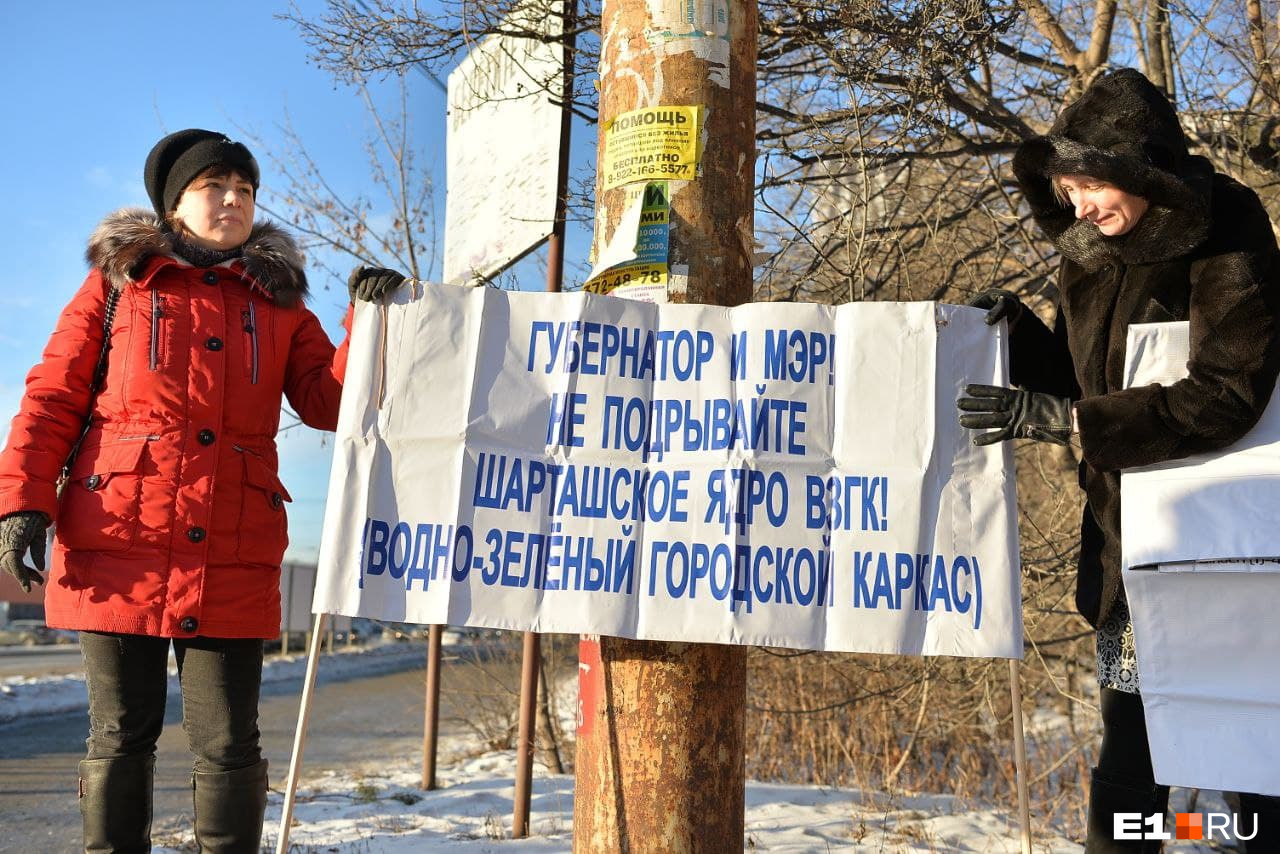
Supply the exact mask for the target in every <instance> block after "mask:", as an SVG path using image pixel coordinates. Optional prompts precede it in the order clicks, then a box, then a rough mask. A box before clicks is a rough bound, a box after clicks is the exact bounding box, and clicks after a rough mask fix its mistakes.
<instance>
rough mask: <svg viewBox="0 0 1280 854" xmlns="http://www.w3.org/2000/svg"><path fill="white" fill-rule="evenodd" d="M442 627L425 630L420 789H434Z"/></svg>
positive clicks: (438, 719)
mask: <svg viewBox="0 0 1280 854" xmlns="http://www.w3.org/2000/svg"><path fill="white" fill-rule="evenodd" d="M442 634H444V626H439V625H436V626H431V628H429V629H428V630H427V697H426V700H427V701H426V711H425V712H424V713H423V725H422V788H424V789H426V790H427V791H431V790H432V789H434V788H435V787H436V745H437V742H438V741H439V737H440V730H439V725H440V636H441V635H442Z"/></svg>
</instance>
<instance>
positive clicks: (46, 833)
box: [0, 648, 519, 852]
mask: <svg viewBox="0 0 1280 854" xmlns="http://www.w3.org/2000/svg"><path fill="white" fill-rule="evenodd" d="M50 649H51V648H50ZM57 663H58V662H55V664H57ZM517 667H518V664H517V663H515V662H514V661H513V662H502V663H498V664H497V665H496V669H494V668H495V665H494V662H487V663H486V665H485V671H486V673H485V675H484V676H483V679H484V680H487V681H494V680H497V681H499V682H502V683H509V682H512V681H514V682H515V684H517V685H518V681H519V675H518V671H517ZM322 675H323V674H322ZM424 679H425V672H424V671H423V670H422V669H421V668H416V669H412V670H406V671H402V672H399V673H391V674H387V675H380V676H373V677H368V678H358V679H350V680H347V681H340V682H322V683H321V684H319V685H318V686H317V688H316V692H315V695H314V701H313V705H312V710H311V717H310V721H309V725H308V729H307V733H308V734H307V742H306V752H305V756H304V767H303V777H304V778H305V777H306V776H309V775H318V774H322V773H324V771H325V770H327V769H335V770H336V769H342V770H345V771H359V770H360V769H362V768H369V769H371V770H372V769H375V768H379V767H381V766H383V765H385V763H386V762H387V760H388V759H390V758H395V759H399V758H401V757H405V756H412V757H414V759H415V761H416V762H421V759H422V719H423V707H424V702H423V685H424ZM301 681H302V680H301V679H295V680H291V681H287V682H277V683H269V684H268V685H266V686H264V689H263V698H262V702H261V704H260V714H259V727H260V728H261V730H262V744H263V750H264V753H265V754H266V756H267V759H268V761H269V762H270V775H271V787H272V788H273V789H274V790H276V791H283V789H284V784H285V778H286V776H287V773H288V769H289V756H290V752H291V750H292V747H293V738H294V730H295V725H296V721H297V715H298V704H299V695H300V691H301ZM476 682H477V677H476V667H475V665H474V663H471V662H468V661H465V660H461V659H458V658H454V657H451V656H449V654H448V653H446V662H445V666H444V668H443V670H442V674H441V684H442V695H441V715H442V721H441V738H442V739H444V738H447V737H448V736H449V735H450V734H454V733H457V732H458V727H459V723H458V722H457V719H458V717H459V716H460V715H461V714H462V713H463V711H464V710H467V709H468V707H469V706H471V705H472V704H474V703H475V702H476V700H477V697H476V692H475V691H473V690H470V689H469V688H467V687H466V686H474V685H475V683H476ZM451 686H454V687H455V690H450V687H451ZM503 690H504V691H505V690H506V689H505V688H504V689H503ZM513 702H514V701H513ZM448 718H454V721H452V722H451V721H450V720H448ZM166 720H167V724H166V726H165V730H164V734H163V735H162V736H161V738H160V744H159V749H158V752H157V758H156V781H155V816H156V819H155V823H154V825H153V835H155V836H163V835H165V833H166V831H173V830H174V829H176V828H181V827H188V828H189V827H190V826H191V782H190V780H191V776H190V775H191V762H190V758H189V754H188V753H187V750H186V739H185V736H184V735H183V732H182V727H181V709H180V708H179V707H178V703H176V702H175V701H174V700H173V698H171V700H170V708H169V710H168V715H167V718H166ZM87 732H88V718H87V716H86V715H85V714H83V713H79V714H73V715H62V716H57V717H43V718H42V717H39V716H31V717H28V718H25V719H21V720H18V721H15V722H14V723H11V724H7V725H4V726H0V811H2V812H3V815H4V832H3V834H0V852H32V851H41V852H46V851H47V852H74V851H78V850H81V848H80V845H81V842H80V839H81V837H80V813H79V806H78V804H77V801H76V763H77V762H79V760H80V759H81V758H83V756H84V738H85V735H86V733H87ZM443 759H444V747H443V745H442V751H441V760H442V761H443ZM268 830H269V831H270V830H271V828H268Z"/></svg>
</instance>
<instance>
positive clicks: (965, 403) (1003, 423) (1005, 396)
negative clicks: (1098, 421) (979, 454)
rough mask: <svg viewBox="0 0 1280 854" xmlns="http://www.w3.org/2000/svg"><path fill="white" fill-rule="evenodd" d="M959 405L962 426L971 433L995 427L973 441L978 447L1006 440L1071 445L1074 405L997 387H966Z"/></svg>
mask: <svg viewBox="0 0 1280 854" xmlns="http://www.w3.org/2000/svg"><path fill="white" fill-rule="evenodd" d="M964 393H965V394H966V395H968V397H962V398H960V399H959V400H957V401H956V406H957V407H959V408H960V411H961V412H966V413H973V414H972V415H961V416H960V425H961V426H962V427H969V428H971V429H983V428H986V427H995V428H996V429H995V430H994V431H992V432H990V433H980V434H978V435H977V436H974V437H973V444H975V445H991V444H994V443H996V442H1002V441H1004V440H1005V439H1013V438H1018V439H1035V440H1036V441H1038V442H1052V443H1054V444H1055V445H1065V444H1067V443H1068V442H1070V441H1071V401H1070V399H1068V398H1065V397H1054V396H1053V395H1051V394H1041V393H1039V392H1035V391H1023V390H1022V389H1018V388H1001V387H1000V386H995V385H967V386H965V387H964Z"/></svg>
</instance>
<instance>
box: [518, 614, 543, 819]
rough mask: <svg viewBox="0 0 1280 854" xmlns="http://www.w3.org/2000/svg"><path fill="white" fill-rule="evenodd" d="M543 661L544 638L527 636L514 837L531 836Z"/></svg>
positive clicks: (522, 674)
mask: <svg viewBox="0 0 1280 854" xmlns="http://www.w3.org/2000/svg"><path fill="white" fill-rule="evenodd" d="M541 658H542V638H541V637H540V636H539V635H538V633H537V632H525V633H524V657H523V663H522V665H521V668H520V733H519V738H518V740H517V742H516V798H515V813H514V815H513V817H512V821H511V836H512V837H513V838H515V839H523V838H524V837H526V836H528V835H529V802H530V800H531V796H532V794H533V735H534V715H535V714H536V713H537V709H538V670H539V669H540V668H539V667H538V663H539V661H540V660H541Z"/></svg>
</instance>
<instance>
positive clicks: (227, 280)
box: [0, 129, 404, 852]
mask: <svg viewBox="0 0 1280 854" xmlns="http://www.w3.org/2000/svg"><path fill="white" fill-rule="evenodd" d="M144 179H145V184H146V188H147V193H148V195H149V196H150V198H151V201H152V203H153V205H154V208H155V210H154V213H153V212H152V211H147V210H142V209H126V210H121V211H118V212H116V213H114V214H111V215H110V216H108V217H107V218H106V219H105V220H104V221H103V222H102V224H101V225H100V226H99V227H98V228H97V230H96V231H95V232H94V233H93V235H92V237H91V238H90V240H89V249H88V260H89V263H90V265H91V267H92V270H91V271H90V273H89V276H88V278H87V279H86V280H85V282H84V285H83V286H82V287H81V288H80V290H79V291H78V292H77V293H76V295H75V296H74V297H72V299H71V302H70V303H69V304H68V305H67V307H66V309H64V311H63V313H62V316H61V318H60V319H59V321H58V324H57V328H56V329H55V330H54V332H53V336H52V337H51V338H50V339H49V343H48V345H47V346H46V348H45V351H44V355H43V358H42V360H41V362H40V364H38V365H36V366H35V368H33V369H32V371H31V373H30V375H29V376H28V378H27V386H26V393H25V395H24V397H23V399H22V404H21V408H20V411H19V413H18V415H17V416H16V417H15V418H14V420H13V425H12V428H11V429H10V431H9V437H8V442H7V446H6V447H5V449H4V451H3V453H2V454H0V566H3V568H4V569H5V570H6V571H8V572H9V573H10V574H12V575H13V576H14V577H16V578H17V579H18V582H19V583H20V584H21V585H22V586H23V587H24V588H25V589H30V584H31V582H32V581H36V582H39V583H43V577H42V576H41V575H40V572H39V570H43V569H44V556H45V530H46V528H47V527H48V526H49V524H50V523H51V522H52V521H53V520H56V521H57V531H56V537H55V540H54V548H53V559H52V565H51V567H50V573H49V585H48V589H47V591H46V606H45V613H46V622H47V623H48V624H49V625H50V626H53V627H56V628H65V629H78V630H80V645H81V649H82V651H83V655H84V661H85V674H86V678H87V682H88V690H89V726H90V731H89V738H88V754H87V756H86V758H85V760H84V761H83V762H81V763H80V792H79V794H80V807H81V812H82V815H83V819H84V843H85V850H86V851H94V852H97V851H147V850H149V849H150V825H151V802H152V801H151V790H152V770H153V768H154V765H155V746H156V739H157V738H158V737H159V735H160V731H161V727H162V726H163V722H164V711H165V694H166V680H167V669H168V658H169V647H170V645H171V644H172V646H173V650H174V655H175V657H176V660H177V666H178V673H179V676H180V680H181V683H182V704H183V728H184V729H185V731H186V733H187V736H188V742H189V744H190V747H191V751H192V753H193V754H194V757H195V761H194V769H193V776H192V785H193V790H194V799H195V816H196V818H195V833H196V839H197V842H198V843H199V845H200V849H201V851H219V852H232V851H244V852H249V851H253V852H256V851H257V850H258V844H259V840H260V837H261V832H262V816H263V810H264V809H265V806H266V794H267V763H266V760H265V759H263V758H262V754H261V750H260V748H259V743H258V742H259V733H258V724H257V716H258V693H259V686H260V683H261V676H262V654H263V639H265V638H270V637H274V636H276V635H277V634H278V633H279V630H280V591H279V576H280V563H281V560H282V558H283V555H284V550H285V546H286V544H287V541H288V540H287V535H286V521H285V504H286V503H287V502H288V501H290V497H289V493H288V490H286V489H285V487H284V485H283V484H282V483H281V482H280V479H279V477H278V475H277V470H276V469H277V458H276V442H275V438H276V432H277V430H278V428H279V421H280V406H281V401H282V398H286V397H287V398H288V401H289V404H290V405H291V406H292V407H293V409H294V411H295V412H297V413H298V415H299V417H301V419H302V420H303V422H305V423H306V424H308V425H310V426H312V427H315V428H317V429H320V430H332V429H334V426H335V424H336V423H337V418H338V401H339V397H340V395H341V393H342V379H343V372H344V369H345V364H346V353H347V346H346V343H345V341H344V343H343V344H342V346H340V347H338V348H335V347H334V346H333V344H332V343H330V341H329V338H328V336H327V335H326V334H325V332H324V330H323V329H322V328H321V326H320V322H319V321H318V320H317V319H316V316H315V315H314V314H312V313H311V311H310V310H308V309H307V308H306V306H305V305H303V298H304V297H305V296H306V294H307V280H306V276H305V274H304V272H303V258H302V255H301V253H300V252H299V250H298V248H297V247H296V245H295V244H294V242H293V240H292V239H291V238H290V237H289V235H288V234H286V233H285V232H284V231H282V230H281V229H279V228H277V227H276V226H274V225H271V224H269V223H255V222H254V201H255V197H256V194H257V190H258V164H257V162H256V161H255V160H254V158H253V155H252V154H251V153H250V152H249V150H248V149H247V148H246V147H245V146H244V145H242V144H240V143H238V142H233V141H231V140H230V139H228V138H227V137H226V136H224V135H223V134H220V133H214V132H212V131H207V130H199V129H190V130H184V131H179V132H177V133H174V134H170V135H169V136H166V137H165V138H164V139H162V140H160V142H159V143H157V144H156V146H155V147H154V148H153V149H152V151H151V153H150V154H149V155H148V157H147V161H146V167H145V172H144ZM403 279H404V277H403V276H401V275H399V274H397V273H394V272H393V271H389V270H378V269H374V270H368V269H365V268H358V269H357V270H356V271H355V272H353V274H352V277H351V280H350V281H349V283H348V285H349V288H350V290H351V293H352V298H353V299H355V298H357V297H361V298H367V299H378V298H380V297H381V296H382V294H383V293H384V292H385V291H387V290H389V289H390V288H392V287H395V286H397V285H399V284H400V282H402V281H403ZM349 324H350V316H349V314H348V318H347V320H346V321H345V322H344V325H346V326H347V328H348V329H349ZM104 337H106V338H107V340H108V341H109V347H104V344H103V341H104ZM103 362H105V364H103ZM73 449H74V450H73ZM69 458H70V462H69V465H68V460H69ZM64 468H65V473H64ZM64 474H65V477H62V476H63V475H64ZM60 479H63V480H64V483H63V484H62V487H61V489H59V481H60ZM28 553H29V554H30V558H31V561H32V563H33V564H34V567H32V566H28V565H26V564H25V563H24V558H25V557H26V555H27V554H28Z"/></svg>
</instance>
